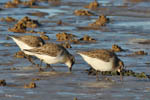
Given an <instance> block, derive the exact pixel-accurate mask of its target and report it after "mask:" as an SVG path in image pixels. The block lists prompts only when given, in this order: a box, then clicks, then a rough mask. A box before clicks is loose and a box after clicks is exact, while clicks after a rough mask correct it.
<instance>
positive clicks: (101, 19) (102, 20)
mask: <svg viewBox="0 0 150 100" xmlns="http://www.w3.org/2000/svg"><path fill="white" fill-rule="evenodd" d="M108 22H109V18H107V17H106V16H104V15H101V16H99V18H98V19H97V20H96V21H95V22H93V23H91V24H89V26H105V25H106V23H108Z"/></svg>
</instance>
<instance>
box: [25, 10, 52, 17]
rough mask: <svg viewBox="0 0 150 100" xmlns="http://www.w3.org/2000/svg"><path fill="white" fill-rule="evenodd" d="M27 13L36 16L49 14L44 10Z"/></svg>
mask: <svg viewBox="0 0 150 100" xmlns="http://www.w3.org/2000/svg"><path fill="white" fill-rule="evenodd" d="M27 14H28V15H31V16H38V17H44V16H47V15H49V14H48V13H46V12H40V11H38V12H31V13H27Z"/></svg>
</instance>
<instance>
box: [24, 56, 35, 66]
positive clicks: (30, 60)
mask: <svg viewBox="0 0 150 100" xmlns="http://www.w3.org/2000/svg"><path fill="white" fill-rule="evenodd" d="M25 58H27V59H28V61H29V62H30V63H32V65H35V63H34V62H33V61H32V58H31V56H29V55H25Z"/></svg>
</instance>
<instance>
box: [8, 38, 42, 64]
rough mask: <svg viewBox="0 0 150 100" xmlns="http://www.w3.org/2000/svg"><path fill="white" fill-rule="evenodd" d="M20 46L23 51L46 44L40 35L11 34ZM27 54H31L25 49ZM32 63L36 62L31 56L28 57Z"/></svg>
mask: <svg viewBox="0 0 150 100" xmlns="http://www.w3.org/2000/svg"><path fill="white" fill-rule="evenodd" d="M9 36H10V37H11V38H12V39H13V40H14V41H15V42H16V44H17V45H18V46H19V48H20V49H21V51H23V50H24V49H33V48H35V47H40V46H42V45H44V44H45V42H44V40H43V39H42V38H40V37H38V36H31V35H24V36H14V35H9ZM23 52H24V53H25V54H27V55H30V53H29V52H26V51H23ZM26 58H27V59H28V60H29V61H30V62H31V63H32V64H35V63H34V62H33V61H32V59H31V57H30V56H27V57H26Z"/></svg>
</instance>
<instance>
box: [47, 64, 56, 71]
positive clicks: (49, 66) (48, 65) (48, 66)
mask: <svg viewBox="0 0 150 100" xmlns="http://www.w3.org/2000/svg"><path fill="white" fill-rule="evenodd" d="M46 68H51V70H52V71H55V70H54V69H53V67H52V66H51V65H50V64H47V65H46Z"/></svg>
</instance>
